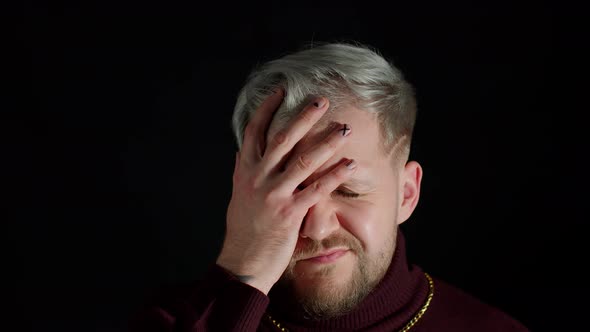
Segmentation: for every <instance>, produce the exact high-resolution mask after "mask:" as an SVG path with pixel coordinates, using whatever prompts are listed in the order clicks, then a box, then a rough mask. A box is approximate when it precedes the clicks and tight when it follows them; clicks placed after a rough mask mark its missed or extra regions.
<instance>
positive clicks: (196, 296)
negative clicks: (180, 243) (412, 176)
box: [135, 89, 356, 331]
mask: <svg viewBox="0 0 590 332" xmlns="http://www.w3.org/2000/svg"><path fill="white" fill-rule="evenodd" d="M282 99H283V91H282V89H278V90H276V91H275V93H273V94H272V95H271V96H269V97H268V98H267V99H266V100H265V101H264V102H263V103H262V105H261V106H260V107H259V109H257V110H256V112H255V113H254V115H253V118H252V119H251V120H250V122H249V123H248V125H247V126H246V128H245V131H244V142H243V145H242V147H241V150H240V151H239V152H238V153H237V154H236V163H235V166H234V174H233V191H232V198H231V200H230V202H229V205H228V210H227V220H226V233H225V239H224V242H223V246H222V248H221V253H220V254H219V257H218V258H217V261H216V265H215V266H214V267H213V268H212V270H211V271H210V273H209V274H208V276H207V278H206V279H205V281H204V282H202V283H201V284H200V285H199V286H198V287H193V288H192V289H191V288H189V289H187V290H185V291H183V292H182V294H181V295H182V297H177V298H182V299H183V300H182V301H179V300H174V301H172V302H171V304H169V305H167V306H156V307H151V309H148V311H147V313H146V314H145V315H144V317H146V318H147V319H144V320H143V321H145V322H146V323H145V324H144V325H143V326H146V327H145V329H144V330H141V329H139V330H138V329H136V330H135V331H209V330H211V331H238V330H239V331H254V330H256V328H257V327H258V325H259V323H260V319H261V317H262V315H263V314H264V311H265V309H266V307H267V306H268V302H269V300H268V298H267V297H266V295H267V294H268V292H269V291H270V289H271V288H272V287H273V286H274V284H275V283H276V282H277V281H278V280H279V278H280V277H281V275H282V274H283V272H284V271H285V269H286V268H287V266H288V264H289V263H290V261H291V258H292V256H293V252H294V250H295V246H296V244H297V241H298V238H299V230H300V228H301V224H302V222H303V219H304V217H305V215H306V213H307V211H308V210H309V208H310V207H312V206H313V205H315V204H316V203H317V202H318V201H319V200H320V199H322V198H323V197H325V196H328V195H330V193H331V192H332V191H333V190H335V189H336V188H337V187H338V186H339V185H340V184H341V183H342V182H344V181H346V179H348V177H349V176H350V175H352V174H353V173H354V172H355V169H356V168H355V164H354V162H353V161H352V160H347V159H343V160H342V161H341V162H340V163H339V164H338V166H337V167H335V168H334V169H332V170H331V171H330V172H328V173H326V174H324V175H322V176H321V177H319V178H318V179H316V180H315V181H314V182H313V183H312V184H310V185H309V186H307V187H306V188H305V189H303V190H299V189H298V187H299V185H300V184H301V183H302V182H303V181H305V180H306V179H307V178H308V177H309V176H310V175H311V174H312V173H313V172H314V171H315V170H316V169H317V168H318V167H320V166H321V165H322V164H323V163H325V162H326V161H327V160H328V159H330V158H331V157H332V156H333V155H334V153H335V152H336V150H337V149H338V148H339V147H341V146H342V145H343V144H345V143H344V142H346V140H347V138H345V137H347V136H345V135H341V134H340V132H339V131H337V130H336V129H337V128H336V127H335V128H334V131H333V132H332V133H331V134H330V135H328V137H327V138H325V139H324V140H323V141H321V142H319V143H318V144H317V145H316V146H314V147H313V148H310V149H309V150H307V151H304V152H303V153H302V154H301V155H299V156H295V157H293V159H292V160H294V161H292V162H289V161H285V159H286V156H288V155H289V154H290V152H291V151H292V149H293V148H294V146H295V144H296V143H297V142H298V141H299V140H300V139H302V138H303V136H304V135H305V134H306V133H307V132H308V131H309V130H310V129H311V127H312V126H313V125H314V124H315V123H316V122H317V121H318V120H319V119H320V118H321V117H322V115H323V114H324V113H325V112H326V110H327V109H328V104H329V102H328V100H327V99H325V98H316V99H315V100H314V101H312V102H311V103H310V104H309V105H307V107H305V109H304V110H303V111H302V112H301V113H300V114H299V115H298V116H296V117H295V118H294V119H293V120H292V122H291V123H290V124H289V126H287V127H286V128H284V129H283V130H281V131H280V132H278V133H277V134H275V135H274V136H273V137H272V139H271V140H270V142H269V143H268V144H267V143H266V138H265V135H264V134H265V133H266V132H267V128H268V127H269V124H270V122H271V119H272V116H273V113H274V111H275V110H276V109H277V108H278V107H279V105H280V104H281V102H282ZM283 166H284V167H283ZM282 169H284V171H282Z"/></svg>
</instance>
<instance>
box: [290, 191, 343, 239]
mask: <svg viewBox="0 0 590 332" xmlns="http://www.w3.org/2000/svg"><path fill="white" fill-rule="evenodd" d="M339 227H340V222H339V221H338V217H337V215H336V211H335V209H334V208H333V207H332V206H331V204H330V202H327V201H326V200H322V201H319V202H318V203H316V204H315V205H314V206H312V207H311V208H309V210H308V211H307V214H306V215H305V218H304V219H303V225H302V226H301V230H300V231H299V235H300V236H301V237H307V238H310V239H311V240H315V241H321V240H323V239H325V238H327V237H328V236H330V234H332V233H333V232H334V231H336V230H337V229H338V228H339Z"/></svg>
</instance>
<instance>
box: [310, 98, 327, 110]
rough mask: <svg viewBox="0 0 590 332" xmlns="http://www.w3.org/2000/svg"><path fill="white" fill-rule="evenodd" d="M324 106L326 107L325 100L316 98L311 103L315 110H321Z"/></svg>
mask: <svg viewBox="0 0 590 332" xmlns="http://www.w3.org/2000/svg"><path fill="white" fill-rule="evenodd" d="M324 105H326V99H325V98H317V99H316V100H314V101H313V106H315V107H316V108H322V107H324Z"/></svg>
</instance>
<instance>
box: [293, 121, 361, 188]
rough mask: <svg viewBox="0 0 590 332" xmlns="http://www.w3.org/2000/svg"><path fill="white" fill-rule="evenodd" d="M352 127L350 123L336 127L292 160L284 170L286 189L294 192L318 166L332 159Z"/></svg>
mask: <svg viewBox="0 0 590 332" xmlns="http://www.w3.org/2000/svg"><path fill="white" fill-rule="evenodd" d="M351 132H352V129H351V128H350V126H349V125H348V124H342V125H338V126H336V127H335V129H334V130H333V132H332V133H331V134H330V135H329V136H328V137H327V138H326V139H324V140H323V141H322V142H321V143H320V144H319V145H317V146H314V147H312V148H311V149H309V150H307V151H305V152H304V153H302V154H301V155H299V156H298V157H296V159H294V160H292V161H291V162H290V164H289V165H287V168H286V170H285V172H284V175H283V176H284V179H285V180H284V181H285V182H284V186H285V190H288V191H290V192H293V190H295V188H297V186H299V184H300V183H302V182H303V181H305V179H307V178H308V177H309V176H310V175H311V174H312V173H313V172H314V171H315V170H316V169H317V168H318V167H320V166H321V165H323V164H324V163H325V162H326V161H327V160H328V159H330V158H331V157H332V156H333V155H334V153H336V151H337V150H338V149H339V148H340V147H341V146H342V145H343V144H344V143H345V142H346V141H347V138H348V137H349V136H350V133H351Z"/></svg>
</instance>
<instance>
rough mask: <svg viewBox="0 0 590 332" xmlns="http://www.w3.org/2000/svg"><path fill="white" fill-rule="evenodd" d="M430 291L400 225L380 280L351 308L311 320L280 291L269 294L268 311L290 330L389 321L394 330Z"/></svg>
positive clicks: (352, 327) (357, 326)
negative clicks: (411, 260)
mask: <svg viewBox="0 0 590 332" xmlns="http://www.w3.org/2000/svg"><path fill="white" fill-rule="evenodd" d="M427 294H428V282H427V280H426V279H425V277H424V273H423V272H422V270H421V269H420V268H419V267H417V266H411V267H410V266H409V265H408V262H407V258H406V246H405V238H404V236H403V234H402V233H401V230H400V229H398V232H397V240H396V247H395V252H394V255H393V258H392V261H391V264H390V265H389V267H388V269H387V272H386V273H385V275H384V276H383V279H382V280H381V282H380V283H379V284H378V285H377V287H375V289H374V290H373V291H372V292H371V293H370V294H369V295H367V297H366V298H365V299H364V300H363V301H362V302H361V303H360V304H359V305H358V306H357V307H356V308H355V309H354V310H353V311H351V312H349V313H347V314H345V315H343V316H339V317H335V318H329V319H323V320H310V319H306V318H304V317H303V315H302V314H301V313H299V312H296V311H294V310H292V309H293V308H288V307H286V305H285V303H288V301H282V300H281V295H280V294H276V293H273V292H272V291H271V292H270V294H269V297H270V305H269V308H268V313H269V314H270V315H271V316H273V318H275V319H277V320H278V321H280V322H281V325H282V326H285V327H287V328H288V329H289V330H291V331H297V330H300V329H302V328H305V329H314V330H320V331H321V330H323V329H347V330H357V329H363V328H368V327H377V326H381V325H383V324H384V325H387V326H388V327H389V328H390V329H391V330H396V329H399V328H401V327H402V326H403V325H404V324H405V323H407V322H408V321H409V320H410V319H411V318H412V316H413V315H414V314H415V313H416V312H417V311H418V310H419V309H420V307H421V306H422V304H423V303H424V300H425V298H426V296H427Z"/></svg>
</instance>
